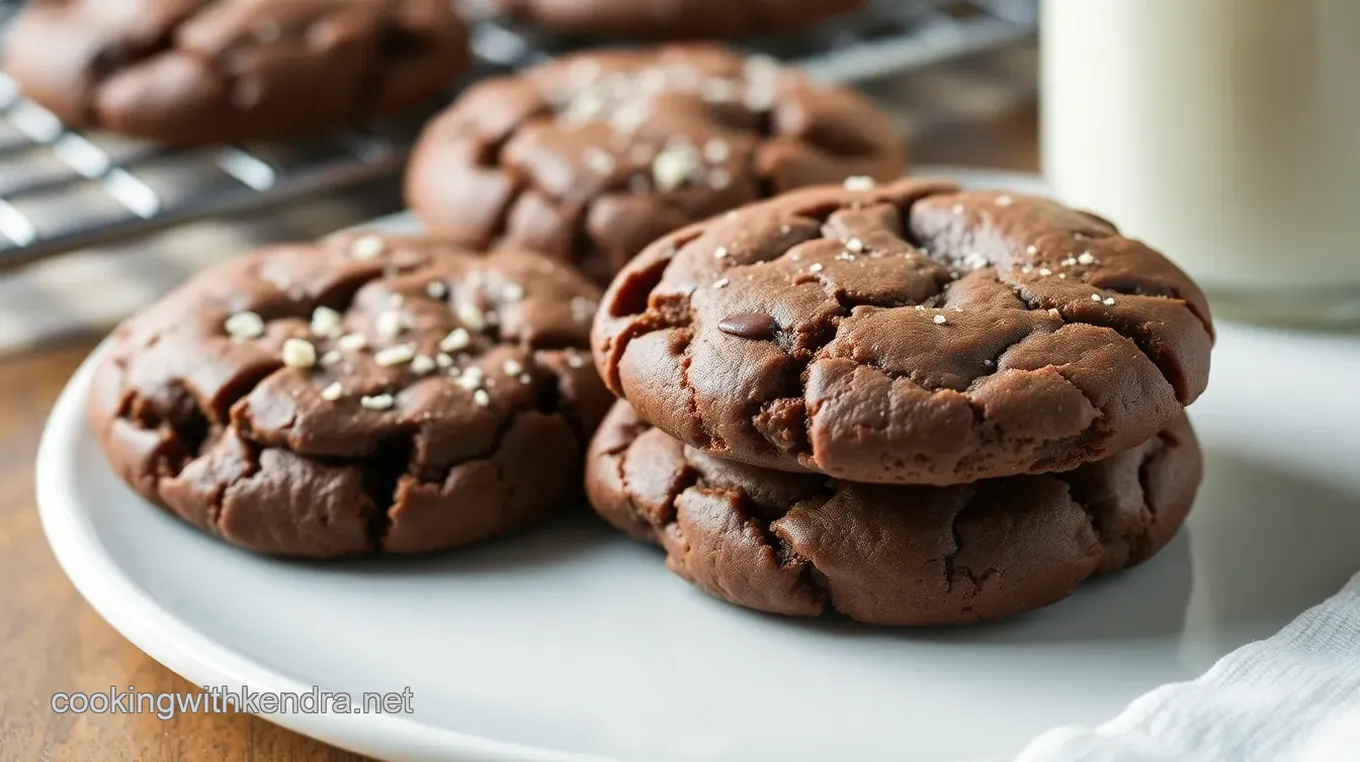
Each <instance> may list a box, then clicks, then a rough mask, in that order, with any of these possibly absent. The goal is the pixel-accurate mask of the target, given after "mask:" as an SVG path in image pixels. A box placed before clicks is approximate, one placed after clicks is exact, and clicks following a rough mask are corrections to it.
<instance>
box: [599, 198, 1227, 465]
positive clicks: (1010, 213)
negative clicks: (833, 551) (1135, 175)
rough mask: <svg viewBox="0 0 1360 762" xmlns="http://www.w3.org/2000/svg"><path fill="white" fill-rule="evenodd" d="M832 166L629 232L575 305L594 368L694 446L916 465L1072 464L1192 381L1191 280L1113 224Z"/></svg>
mask: <svg viewBox="0 0 1360 762" xmlns="http://www.w3.org/2000/svg"><path fill="white" fill-rule="evenodd" d="M846 186H847V187H843V188H839V187H838V188H816V189H806V190H802V191H795V192H793V193H790V194H786V195H784V196H782V197H779V198H777V199H773V200H771V201H767V202H762V203H758V204H752V205H749V206H747V207H743V208H741V209H739V210H737V211H735V212H731V213H728V214H726V215H722V216H719V217H715V218H713V219H710V220H707V221H705V222H702V223H698V224H695V225H693V226H690V227H688V228H686V229H683V230H680V231H678V232H676V233H674V234H672V235H669V236H667V237H665V238H662V239H660V240H658V241H657V242H656V243H654V244H653V245H651V246H650V247H648V248H647V250H645V251H644V252H643V253H642V254H641V255H639V256H638V257H637V259H635V260H634V261H632V262H631V263H629V264H628V265H627V267H625V268H624V270H623V271H622V272H620V274H619V275H618V277H616V278H615V280H614V282H613V284H612V285H611V286H610V288H609V289H608V290H607V292H606V294H605V298H604V300H603V302H602V303H601V308H600V311H599V313H598V314H597V315H596V318H595V326H594V331H593V337H592V344H593V350H594V357H595V362H596V365H597V367H598V368H599V370H600V374H601V376H602V377H603V378H604V380H605V383H606V384H607V385H608V386H609V387H610V388H611V389H612V390H613V391H614V393H615V394H617V395H619V396H621V397H624V398H625V399H627V400H629V401H630V402H631V403H632V404H633V406H634V408H636V410H637V412H638V415H639V416H641V417H642V418H643V419H644V420H646V421H648V422H650V423H651V424H653V425H655V426H656V427H657V428H659V429H661V430H663V431H665V432H666V433H668V434H670V435H672V436H674V437H677V438H679V439H680V440H682V441H684V442H685V443H687V444H690V445H692V446H694V447H697V448H698V449H700V450H703V451H705V452H707V453H709V454H712V455H716V456H719V457H725V458H732V459H735V460H739V461H743V462H746V463H750V464H753V465H759V466H765V467H769V468H776V469H783V470H789V471H800V470H801V471H816V472H821V473H824V474H828V475H830V476H834V477H837V478H841V479H847V480H851V481H861V482H876V483H890V484H934V485H948V484H962V483H966V482H971V481H976V480H978V479H984V478H992V477H999V476H1010V475H1015V474H1022V473H1042V472H1048V471H1065V470H1070V469H1072V468H1075V467H1077V466H1078V465H1080V464H1082V463H1085V462H1088V461H1091V460H1096V459H1099V458H1103V457H1106V456H1108V455H1110V454H1112V453H1116V452H1119V451H1120V450H1124V449H1126V448H1129V447H1132V446H1134V445H1136V444H1138V443H1140V442H1142V441H1144V440H1146V439H1148V438H1149V437H1152V436H1153V435H1155V434H1156V433H1157V432H1158V431H1159V430H1161V429H1162V428H1163V427H1165V426H1166V425H1168V424H1169V423H1170V422H1171V421H1173V420H1175V419H1176V418H1177V417H1178V416H1179V415H1181V411H1182V408H1183V406H1185V405H1188V404H1190V403H1191V402H1193V401H1194V400H1195V398H1196V397H1198V396H1199V394H1200V393H1201V392H1202V391H1203V390H1204V386H1205V384H1206V383H1207V380H1208V372H1209V351H1210V347H1211V345H1212V342H1213V333H1212V331H1213V329H1212V324H1211V322H1210V318H1209V312H1208V307H1207V305H1206V303H1205V300H1204V296H1203V294H1202V293H1201V292H1200V290H1199V288H1198V287H1196V286H1195V284H1194V283H1193V282H1192V281H1190V279H1189V278H1188V277H1186V276H1185V274H1184V273H1182V272H1181V271H1180V270H1179V269H1177V268H1176V267H1175V266H1174V265H1172V264H1171V263H1170V262H1169V261H1167V260H1166V259H1165V258H1163V257H1162V256H1161V255H1160V254H1158V253H1156V252H1155V251H1153V250H1151V249H1149V248H1147V247H1146V246H1144V245H1143V244H1141V243H1139V242H1137V241H1134V240H1131V239H1128V238H1125V237H1123V236H1121V235H1119V234H1118V232H1117V231H1116V229H1115V228H1114V227H1113V226H1112V225H1110V224H1109V223H1107V222H1105V221H1103V220H1101V219H1099V218H1096V217H1094V216H1092V215H1088V214H1085V213H1082V212H1078V211H1074V210H1071V209H1068V208H1066V207H1063V206H1061V205H1059V204H1057V203H1055V202H1053V201H1049V200H1046V199H1041V198H1035V197H1027V196H1021V195H1018V194H1007V193H1002V192H963V191H960V190H959V189H958V188H957V186H955V185H953V184H952V183H948V182H940V181H899V182H896V183H893V184H891V185H886V186H881V187H875V186H874V185H873V183H872V182H871V181H869V180H868V179H867V178H852V179H851V180H848V181H847V182H846Z"/></svg>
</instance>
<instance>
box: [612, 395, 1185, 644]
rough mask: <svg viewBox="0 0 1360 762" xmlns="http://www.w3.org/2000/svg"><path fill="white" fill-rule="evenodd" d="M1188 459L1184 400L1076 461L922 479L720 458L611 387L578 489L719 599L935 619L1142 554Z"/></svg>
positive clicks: (1076, 579)
mask: <svg viewBox="0 0 1360 762" xmlns="http://www.w3.org/2000/svg"><path fill="white" fill-rule="evenodd" d="M1200 474H1201V455H1200V450H1199V445H1198V443H1197V442H1196V440H1195V436H1194V432H1193V431H1192V430H1191V428H1190V425H1189V422H1188V421H1187V420H1186V418H1185V416H1184V414H1182V415H1181V416H1179V417H1178V418H1176V419H1175V420H1174V421H1173V422H1172V423H1171V425H1170V426H1168V427H1167V428H1166V429H1165V430H1163V431H1161V432H1160V433H1158V434H1157V435H1156V436H1154V437H1152V438H1151V439H1149V440H1147V441H1146V442H1143V443H1142V444H1139V445H1137V446H1135V447H1133V448H1131V449H1129V450H1125V451H1124V452H1121V453H1118V454H1116V455H1113V456H1111V457H1109V458H1106V459H1105V460H1101V461H1096V462H1094V463H1088V464H1086V465H1083V466H1081V467H1080V468H1078V469H1076V470H1074V471H1069V472H1065V473H1053V474H1039V475H1026V476H1012V477H1005V478H1000V479H989V480H984V481H980V482H975V483H973V484H960V485H954V486H949V487H929V486H919V485H882V484H860V483H853V482H843V481H839V480H836V479H828V478H827V477H825V476H821V475H818V474H796V473H789V472H784V471H773V470H770V469H763V468H759V467H755V466H748V465H744V464H741V463H735V462H732V461H725V460H721V459H718V458H714V457H711V456H708V455H705V454H703V453H701V452H699V451H697V450H695V449H694V448H691V447H686V446H685V445H683V444H682V443H680V442H679V441H678V440H676V439H675V438H673V437H670V436H668V435H666V434H665V433H663V432H662V431H660V430H658V429H655V428H652V427H651V426H650V425H648V424H647V423H645V422H643V421H642V420H641V419H639V418H638V417H637V415H636V413H634V411H633V410H632V409H631V408H630V407H629V406H628V404H627V403H626V402H619V403H618V404H617V406H615V408H614V409H613V410H611V411H610V413H609V415H608V416H607V417H606V418H605V421H604V423H603V424H602V425H601V426H600V430H599V432H598V433H597V434H596V435H595V438H594V440H593V441H592V442H591V447H590V452H589V454H588V456H587V465H586V490H587V492H588V493H589V496H590V499H591V503H592V505H594V507H595V510H596V511H597V512H598V513H599V514H600V515H601V516H603V517H604V518H605V519H606V520H608V521H609V522H610V523H611V524H613V525H614V526H615V527H617V528H619V529H622V530H623V531H625V532H628V533H629V534H630V535H632V536H634V537H636V538H638V539H641V540H645V541H651V542H655V543H656V544H658V545H660V546H662V547H663V548H664V549H665V551H666V564H667V566H668V567H669V568H670V569H671V571H673V572H675V573H676V574H678V575H679V576H681V577H683V578H685V579H686V580H688V581H690V582H692V583H693V584H695V585H697V586H698V587H700V588H702V589H703V590H705V591H707V592H709V593H711V594H712V595H715V596H717V597H719V598H722V599H725V600H727V601H730V602H732V603H736V604H738V605H741V606H746V607H749V608H753V609H758V610H761V611H767V612H770V613H775V614H784V615H790V616H819V615H822V614H828V613H831V612H837V613H839V614H842V615H845V616H848V617H850V618H852V619H855V620H858V621H861V622H867V623H872V624H886V625H937V624H957V623H967V622H977V621H982V620H986V619H995V618H1000V617H1005V616H1012V615H1015V614H1019V613H1022V612H1024V611H1030V610H1033V609H1036V608H1039V607H1042V606H1047V605H1049V604H1052V603H1055V602H1057V601H1059V600H1062V599H1063V598H1065V597H1067V596H1068V595H1069V594H1070V593H1071V592H1072V590H1073V589H1074V588H1075V587H1076V586H1077V585H1078V584H1079V583H1081V582H1082V581H1083V580H1085V579H1087V578H1089V577H1091V576H1092V575H1094V574H1101V573H1107V572H1113V571H1117V570H1120V569H1124V568H1128V567H1131V566H1134V565H1136V564H1139V563H1141V562H1143V561H1144V560H1146V559H1148V558H1150V557H1151V556H1152V555H1154V554H1155V553H1157V552H1158V551H1159V550H1161V549H1162V548H1163V547H1165V545H1166V544H1167V543H1168V542H1170V541H1171V539H1172V537H1174V536H1175V534H1176V531H1177V529H1178V528H1179V527H1180V525H1181V523H1182V522H1183V521H1184V519H1185V515H1186V513H1187V512H1188V511H1189V509H1190V505H1191V503H1192V502H1193V501H1194V495H1195V491H1196V489H1197V487H1198V486H1199V481H1200Z"/></svg>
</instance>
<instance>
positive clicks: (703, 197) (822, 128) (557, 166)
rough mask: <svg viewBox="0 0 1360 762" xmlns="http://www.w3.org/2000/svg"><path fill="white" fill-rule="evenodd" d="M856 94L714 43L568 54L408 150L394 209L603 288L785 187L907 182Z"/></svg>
mask: <svg viewBox="0 0 1360 762" xmlns="http://www.w3.org/2000/svg"><path fill="white" fill-rule="evenodd" d="M905 161H906V159H905V155H904V149H903V147H902V141H901V140H900V139H899V138H898V136H897V134H896V133H895V131H894V129H893V125H892V122H891V120H889V118H888V117H887V116H886V115H885V114H883V113H882V112H881V111H879V110H878V108H877V107H876V106H874V105H873V103H872V102H870V101H869V100H868V99H867V98H865V97H864V96H862V95H860V94H859V93H857V92H855V91H853V90H849V89H845V88H841V87H835V86H829V85H822V84H818V83H814V82H811V81H810V80H809V79H808V78H807V77H806V76H805V75H803V74H802V73H801V72H799V71H798V70H796V69H792V68H788V67H784V66H781V65H780V64H778V63H777V62H775V61H774V60H772V59H769V58H763V57H755V58H746V57H744V56H742V55H740V54H737V53H733V52H730V51H728V50H725V49H723V48H721V47H717V46H712V45H702V44H700V45H669V46H662V47H656V48H651V49H641V50H614V51H599V52H591V53H582V54H577V55H573V56H567V57H564V58H561V59H558V60H556V61H553V62H550V63H547V64H544V65H542V66H539V67H536V68H533V69H528V70H525V71H523V72H520V73H519V74H516V75H512V76H505V77H498V78H493V79H489V80H486V81H483V82H481V83H479V84H477V85H476V86H474V87H472V88H470V89H469V90H467V91H465V92H464V93H463V95H462V96H461V97H460V98H459V99H458V100H457V101H456V102H455V103H454V104H453V105H452V106H451V107H449V109H448V110H446V111H445V112H444V113H443V114H441V115H440V116H439V117H437V118H436V119H435V120H434V121H433V122H431V123H430V124H429V125H428V126H427V127H426V129H425V132H424V134H423V135H422V136H421V138H420V140H419V142H418V144H417V146H416V149H415V153H414V155H413V157H412V160H411V165H410V169H409V170H408V175H407V181H406V197H407V202H408V203H409V205H410V206H411V208H412V209H413V210H414V211H415V212H416V214H417V215H418V216H419V217H420V218H421V220H422V221H423V222H424V223H425V224H426V225H427V226H428V227H429V228H430V229H431V230H432V231H434V232H437V233H439V234H441V235H445V236H449V237H451V238H452V239H453V240H456V241H459V242H460V243H463V244H466V245H469V246H473V247H477V248H493V249H495V248H513V249H533V250H537V251H542V252H545V253H548V254H550V255H552V256H554V257H557V258H559V259H564V260H570V261H573V262H574V263H576V264H577V265H579V266H580V267H581V268H582V269H583V270H584V271H585V272H586V273H587V274H588V275H589V276H591V277H592V278H594V279H595V280H596V281H598V282H601V283H607V282H608V281H609V279H610V278H611V276H612V275H613V274H614V273H615V272H617V271H618V269H619V268H620V267H622V266H623V265H624V264H625V263H626V262H627V261H628V260H629V259H631V258H632V257H633V256H634V255H635V254H637V253H638V252H639V251H641V250H642V248H643V247H645V246H646V245H647V244H649V243H650V242H652V241H653V240H655V239H656V238H658V237H660V236H662V235H665V234H667V233H669V232H671V231H673V230H675V229H677V228H680V227H683V226H685V225H687V224H690V223H692V222H695V221H698V220H701V219H705V218H707V217H709V216H712V215H715V214H721V213H723V212H726V211H728V210H730V209H734V208H736V207H738V206H741V205H743V204H746V203H748V202H751V201H755V200H758V199H762V198H766V197H769V196H771V195H774V194H777V193H781V192H784V191H787V190H790V189H793V188H798V187H802V186H807V185H815V184H822V183H839V182H841V181H842V180H843V179H844V178H845V177H847V176H857V175H862V176H868V177H872V178H875V179H879V180H890V179H893V178H896V177H899V176H900V175H901V174H902V172H903V171H904V169H905Z"/></svg>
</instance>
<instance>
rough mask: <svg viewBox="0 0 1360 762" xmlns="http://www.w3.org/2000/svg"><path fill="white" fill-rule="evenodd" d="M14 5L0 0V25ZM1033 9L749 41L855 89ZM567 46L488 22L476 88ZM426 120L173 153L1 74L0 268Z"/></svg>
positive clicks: (255, 193)
mask: <svg viewBox="0 0 1360 762" xmlns="http://www.w3.org/2000/svg"><path fill="white" fill-rule="evenodd" d="M16 10H17V7H16V4H15V3H7V2H4V0H0V27H3V26H4V24H5V23H6V22H7V21H8V20H9V17H10V16H12V15H13V14H14V13H15V11H16ZM1035 21H1036V10H1035V2H1034V0H876V2H875V4H871V5H870V6H869V7H868V8H867V9H866V10H865V11H864V12H862V13H860V14H856V15H853V16H849V17H846V18H844V19H840V20H837V21H834V22H831V23H826V24H822V25H820V26H819V27H818V28H817V29H816V30H814V31H812V32H809V33H806V34H801V35H797V36H790V37H785V38H780V39H769V40H757V41H754V42H751V43H749V44H747V45H746V47H747V48H749V49H750V50H751V51H752V52H760V53H765V54H767V55H771V56H774V57H776V58H779V59H780V60H783V61H787V62H789V63H793V64H796V65H800V66H802V67H804V68H806V69H807V70H809V71H810V72H811V74H812V75H813V76H815V77H818V78H820V79H824V80H827V81H832V82H842V83H855V82H863V81H868V80H873V79H877V78H883V77H887V76H891V75H896V74H900V73H903V72H906V71H910V70H912V69H915V68H920V67H923V66H927V65H930V64H935V63H939V62H942V61H946V60H949V59H952V58H956V57H961V56H966V55H969V54H974V53H979V52H983V51H986V50H990V49H993V48H996V47H999V46H1002V45H1004V44H1007V43H1009V42H1011V41H1013V40H1016V39H1018V38H1021V37H1025V36H1027V35H1030V34H1032V33H1033V30H1034V26H1035ZM574 47H576V45H574V44H573V42H572V41H569V40H562V39H555V38H551V37H547V36H543V35H540V34H536V33H534V32H533V31H531V30H526V29H522V28H518V27H515V26H513V25H508V24H505V23H502V22H499V21H496V20H491V19H485V20H481V21H478V22H476V23H475V26H474V28H473V45H472V48H473V55H474V57H475V58H476V65H475V67H474V72H473V75H472V77H471V78H472V79H475V78H479V77H485V76H488V75H491V74H495V73H497V72H504V71H508V70H512V69H515V68H518V67H521V66H525V65H529V64H534V63H538V62H540V61H543V60H546V59H548V58H551V57H553V56H556V55H560V54H562V53H565V52H568V51H570V50H572V49H573V48H574ZM430 113H431V112H430V111H428V110H427V111H424V112H421V113H412V114H406V115H404V116H402V117H400V118H396V119H388V120H378V121H375V122H374V123H372V124H369V125H367V126H365V127H364V128H355V129H346V130H340V131H337V132H335V133H332V134H330V135H327V136H325V137H322V138H319V139H316V140H309V141H306V142H305V143H291V144H269V143H260V144H245V145H233V146H218V147H210V148H195V149H177V148H168V147H164V146H159V145H156V144H154V143H148V142H145V141H139V140H130V139H127V138H122V137H118V136H112V135H106V134H101V133H85V132H80V131H77V130H72V129H68V128H67V127H66V126H65V125H63V124H62V123H61V122H60V121H59V120H58V119H57V118H56V117H55V116H53V115H52V114H51V113H50V112H48V111H46V110H45V109H43V108H42V107H40V106H38V105H37V104H35V103H33V102H32V101H29V100H27V99H26V98H24V97H23V96H22V94H20V93H19V91H18V88H17V87H16V86H15V84H14V82H13V81H12V80H10V79H9V78H7V77H5V76H4V75H3V74H0V270H5V269H9V268H14V267H17V266H20V265H23V264H25V263H28V262H32V261H34V260H37V259H41V258H44V257H47V256H50V255H52V254H57V253H60V252H63V251H69V250H72V249H77V248H82V247H85V246H90V245H95V244H103V243H108V242H110V241H114V240H119V239H125V238H130V237H134V236H139V235H144V234H147V233H150V232H152V231H155V230H159V229H163V228H166V227H170V226H173V225H176V224H179V223H182V222H186V221H188V220H192V219H196V218H201V217H205V216H213V215H224V214H229V213H234V212H244V211H248V210H251V209H256V208H260V207H264V206H267V205H273V204H278V203H281V202H283V201H289V200H295V199H299V198H303V197H307V196H310V195H313V194H317V193H320V192H322V191H326V192H334V191H337V190H341V189H344V188H348V187H351V186H355V185H358V184H361V183H365V182H369V181H375V180H380V179H383V178H390V177H392V176H395V175H396V174H397V173H399V172H400V171H401V168H402V166H403V164H404V162H405V159H406V156H407V154H408V152H409V150H410V147H411V144H412V142H413V140H414V139H415V137H416V135H417V133H418V131H419V128H420V125H421V124H422V123H423V122H424V121H425V119H427V118H428V117H429V115H430Z"/></svg>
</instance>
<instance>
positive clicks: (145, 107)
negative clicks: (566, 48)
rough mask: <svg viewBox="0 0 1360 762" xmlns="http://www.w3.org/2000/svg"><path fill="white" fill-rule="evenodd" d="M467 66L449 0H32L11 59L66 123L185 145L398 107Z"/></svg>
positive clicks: (331, 123) (278, 132) (18, 75)
mask: <svg viewBox="0 0 1360 762" xmlns="http://www.w3.org/2000/svg"><path fill="white" fill-rule="evenodd" d="M467 63H468V40H467V30H466V29H465V28H464V26H463V24H462V22H461V21H460V20H459V19H458V17H457V16H456V15H455V14H454V13H453V11H452V9H451V8H450V6H449V3H448V2H447V0H117V2H113V1H111V0H36V2H33V3H31V4H30V5H29V7H28V8H27V9H25V11H24V12H23V13H22V14H21V15H20V17H19V18H18V20H17V21H16V22H15V23H14V24H13V25H12V27H11V28H10V30H9V32H8V34H7V36H6V40H5V56H4V66H5V69H6V71H8V72H9V74H10V75H11V76H13V77H14V78H15V80H16V81H17V82H18V83H19V85H20V87H21V88H22V89H23V91H24V93H25V94H26V95H28V96H29V97H30V98H32V99H33V100H35V101H37V102H38V103H39V104H41V105H43V106H44V107H46V108H47V109H49V110H51V111H52V112H53V113H55V114H56V115H57V116H58V117H60V118H61V120H62V121H63V122H65V123H66V124H68V125H71V126H74V127H88V128H98V129H104V130H109V131H111V132H119V133H124V134H128V135H134V136H137V137H144V138H150V139H154V140H159V141H162V142H167V143H173V144H179V145H195V144H203V143H215V142H226V141H237V140H252V139H262V138H267V139H273V138H286V137H299V136H306V135H311V134H315V133H317V132H320V131H324V130H326V129H329V128H334V127H339V126H343V125H347V124H353V123H355V122H358V121H361V120H363V119H365V118H367V117H372V116H378V115H382V114H388V113H393V112H397V111H401V110H403V109H406V108H409V107H412V106H414V105H417V104H419V103H420V102H422V101H425V100H428V99H430V98H434V97H436V96H438V95H439V94H440V93H442V92H444V91H445V90H447V89H448V88H449V87H450V86H451V85H452V84H453V82H454V80H455V79H456V78H457V77H458V75H459V74H461V73H462V72H463V70H464V69H465V68H466V67H467Z"/></svg>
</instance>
